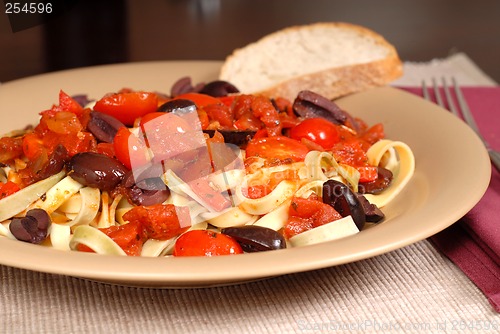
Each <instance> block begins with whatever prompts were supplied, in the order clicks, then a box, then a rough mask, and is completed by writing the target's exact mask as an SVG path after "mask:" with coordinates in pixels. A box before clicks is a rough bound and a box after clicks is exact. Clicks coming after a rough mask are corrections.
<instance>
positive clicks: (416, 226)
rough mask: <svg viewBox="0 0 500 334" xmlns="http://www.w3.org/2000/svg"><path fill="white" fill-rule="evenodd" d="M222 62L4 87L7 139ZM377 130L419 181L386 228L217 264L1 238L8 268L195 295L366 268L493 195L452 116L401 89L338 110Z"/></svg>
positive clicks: (109, 69)
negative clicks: (71, 100)
mask: <svg viewBox="0 0 500 334" xmlns="http://www.w3.org/2000/svg"><path fill="white" fill-rule="evenodd" d="M220 64H221V63H220V62H213V61H179V62H151V63H132V64H119V65H111V66H98V67H91V68H83V69H76V70H70V71H63V72H55V73H49V74H45V75H40V76H36V77H31V78H27V79H22V80H17V81H13V82H10V83H6V84H3V85H0V116H1V117H2V122H0V133H5V132H7V131H10V130H12V129H15V128H20V127H24V126H25V125H26V124H27V123H28V122H35V121H36V120H37V115H38V112H40V111H41V110H44V109H47V108H49V107H50V106H51V105H52V104H54V103H57V99H58V92H59V90H60V89H62V90H64V91H65V92H66V93H68V94H79V93H87V94H89V96H90V97H93V98H99V97H101V96H102V95H103V94H105V93H108V92H111V91H116V90H118V89H120V88H123V87H130V88H134V89H143V90H155V91H163V92H167V93H168V92H169V89H170V87H171V85H172V84H173V82H174V81H175V80H177V79H178V78H180V77H182V76H186V75H189V76H191V77H192V78H193V81H194V82H199V81H205V82H207V81H211V80H214V79H216V78H217V76H218V70H219V66H220ZM338 103H339V104H340V106H341V107H343V108H344V109H345V110H347V111H348V112H350V113H351V114H353V115H355V116H359V117H361V118H363V119H364V120H365V121H367V122H368V123H369V124H374V123H377V122H382V123H383V124H384V126H385V129H386V135H387V137H388V138H391V139H395V140H401V141H404V142H406V143H407V144H409V145H410V147H411V148H412V149H413V151H414V154H415V157H416V172H415V175H414V177H413V179H412V180H411V182H410V183H409V185H408V186H407V188H406V189H405V190H404V192H403V193H401V194H400V195H399V197H398V198H397V199H396V200H395V201H393V202H391V203H390V205H388V206H387V207H385V208H384V212H385V214H386V220H385V221H384V222H382V223H380V224H378V225H377V226H375V227H372V228H369V229H367V230H364V231H362V232H361V233H358V234H356V235H354V236H351V237H347V238H344V239H341V240H337V241H333V242H327V243H323V244H318V245H313V246H307V247H302V248H292V249H285V250H280V251H272V252H263V253H254V254H244V255H237V256H221V257H213V258H133V257H111V256H102V255H97V254H88V253H78V252H63V251H57V250H54V249H49V248H46V247H42V246H38V245H31V244H27V243H23V242H19V241H13V240H9V239H7V238H0V263H1V264H4V265H8V266H12V267H18V268H24V269H29V270H35V271H41V272H46V273H54V274H62V275H69V276H76V277H82V278H88V279H93V280H98V281H103V282H113V283H118V284H124V285H135V286H151V287H194V286H212V285H221V284H231V283H238V282H244V281H249V280H254V279H260V278H265V277H271V276H276V275H283V274H288V273H295V272H301V271H307V270H313V269H319V268H324V267H328V266H335V265H339V264H344V263H348V262H353V261H358V260H361V259H366V258H368V257H372V256H376V255H379V254H382V253H385V252H389V251H392V250H394V249H397V248H400V247H403V246H406V245H409V244H411V243H414V242H416V241H419V240H422V239H425V238H427V237H429V236H431V235H433V234H435V233H437V232H439V231H441V230H443V229H444V228H446V227H447V226H449V225H451V224H453V223H454V222H455V221H456V220H458V219H459V218H460V217H462V216H463V215H464V214H465V213H467V211H469V210H470V209H471V208H472V207H473V206H474V205H475V204H476V203H477V202H478V201H479V199H480V198H481V196H482V195H483V194H484V192H485V190H486V188H487V186H488V182H489V178H490V162H489V159H488V155H487V153H486V151H485V149H484V148H483V146H482V144H481V142H480V141H479V139H478V138H477V136H476V135H475V134H474V133H473V132H472V131H471V130H470V129H469V128H468V127H467V126H466V125H465V124H464V123H463V122H461V121H459V120H457V119H456V118H454V117H453V116H452V115H451V114H449V113H448V112H447V111H445V110H443V109H441V108H439V107H437V106H435V105H434V104H431V103H429V102H426V101H424V100H423V99H420V98H418V97H416V96H413V95H411V94H409V93H406V92H402V91H400V90H397V89H394V88H388V87H386V88H377V89H372V90H370V91H367V92H364V93H360V94H355V95H352V96H349V97H346V98H343V99H341V100H339V101H338Z"/></svg>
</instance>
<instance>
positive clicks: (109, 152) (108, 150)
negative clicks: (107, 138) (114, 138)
mask: <svg viewBox="0 0 500 334" xmlns="http://www.w3.org/2000/svg"><path fill="white" fill-rule="evenodd" d="M96 152H97V153H100V154H104V155H106V156H108V157H110V158H116V156H115V148H114V146H113V144H112V143H99V144H97V148H96Z"/></svg>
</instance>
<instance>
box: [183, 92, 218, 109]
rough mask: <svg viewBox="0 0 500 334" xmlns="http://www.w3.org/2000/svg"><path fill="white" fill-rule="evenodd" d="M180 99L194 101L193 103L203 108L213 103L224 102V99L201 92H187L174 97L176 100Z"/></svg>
mask: <svg viewBox="0 0 500 334" xmlns="http://www.w3.org/2000/svg"><path fill="white" fill-rule="evenodd" d="M178 99H182V100H190V101H193V103H194V104H196V106H197V107H198V108H202V107H205V106H208V105H211V104H222V101H221V100H219V99H218V98H215V97H213V96H210V95H206V94H200V93H185V94H181V95H178V96H176V97H175V98H174V100H178Z"/></svg>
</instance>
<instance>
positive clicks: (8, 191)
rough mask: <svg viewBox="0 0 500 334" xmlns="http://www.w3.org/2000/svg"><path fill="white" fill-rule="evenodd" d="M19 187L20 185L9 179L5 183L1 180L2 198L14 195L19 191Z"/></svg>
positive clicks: (0, 196) (0, 194)
mask: <svg viewBox="0 0 500 334" xmlns="http://www.w3.org/2000/svg"><path fill="white" fill-rule="evenodd" d="M19 189H20V188H19V186H18V185H17V184H16V183H14V182H12V181H7V182H5V183H2V182H0V199H2V198H5V197H7V196H10V195H12V194H13V193H15V192H17V191H19Z"/></svg>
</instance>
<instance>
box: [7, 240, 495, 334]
mask: <svg viewBox="0 0 500 334" xmlns="http://www.w3.org/2000/svg"><path fill="white" fill-rule="evenodd" d="M0 275H1V279H2V285H1V288H0V296H1V302H0V316H1V319H2V323H1V324H0V332H1V333H308V332H309V333H313V332H339V333H347V332H349V331H352V332H366V333H375V332H387V333H392V332H400V333H430V332H436V333H437V332H441V333H444V332H449V333H469V332H471V331H470V330H469V327H467V326H469V325H471V324H472V326H473V328H475V329H477V330H478V331H477V332H490V333H495V332H498V330H496V331H495V330H494V328H497V329H500V317H499V316H498V315H496V314H495V313H494V312H493V311H492V309H491V307H490V305H489V303H488V302H487V301H486V299H485V298H484V296H483V295H482V293H481V292H480V291H479V290H478V289H477V288H476V287H475V286H474V285H473V284H471V282H470V281H469V280H468V278H467V277H466V276H465V275H463V273H462V272H461V271H460V270H459V269H457V268H456V267H455V265H453V263H451V262H450V261H449V260H447V259H446V258H444V257H443V256H441V255H440V254H439V253H438V252H437V251H436V250H435V249H434V248H433V246H432V245H431V244H430V243H429V242H427V241H422V242H419V243H416V244H414V245H411V246H408V247H405V248H402V249H400V250H396V251H393V252H391V253H388V254H385V255H381V256H378V257H375V258H371V259H367V260H363V261H360V262H357V263H351V264H347V265H342V266H337V267H332V268H327V269H323V270H317V271H312V272H307V273H298V274H293V275H287V276H282V277H276V278H271V279H267V280H263V281H258V282H252V283H247V284H241V285H235V286H227V287H218V288H208V289H186V290H168V289H140V288H132V287H122V286H115V285H108V284H102V283H97V282H91V281H87V280H82V279H78V278H71V277H64V276H57V275H49V274H43V273H36V272H31V271H25V270H20V269H15V268H10V267H5V266H0ZM494 326H496V327H494ZM480 327H481V328H483V329H484V330H483V331H481V330H479V328H480ZM487 327H488V328H490V330H486V328H487ZM442 329H443V330H446V331H441V330H442Z"/></svg>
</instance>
